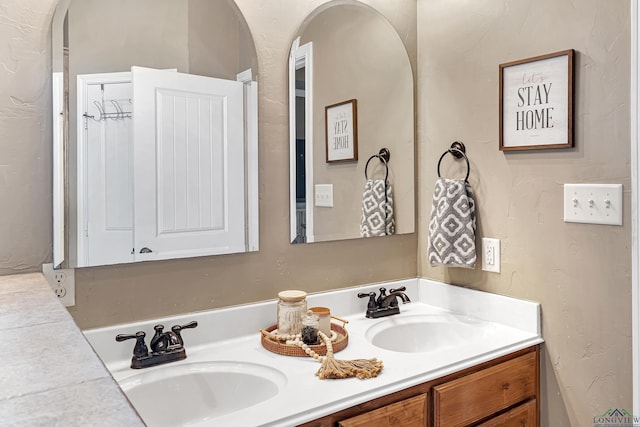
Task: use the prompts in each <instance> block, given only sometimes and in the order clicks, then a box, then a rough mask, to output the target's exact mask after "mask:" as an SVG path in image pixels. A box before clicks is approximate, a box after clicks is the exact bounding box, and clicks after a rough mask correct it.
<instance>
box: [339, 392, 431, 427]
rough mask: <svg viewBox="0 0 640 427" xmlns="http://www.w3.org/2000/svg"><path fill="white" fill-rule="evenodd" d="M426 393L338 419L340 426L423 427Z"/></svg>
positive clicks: (425, 416) (425, 415)
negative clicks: (347, 417)
mask: <svg viewBox="0 0 640 427" xmlns="http://www.w3.org/2000/svg"><path fill="white" fill-rule="evenodd" d="M426 403H427V395H426V394H421V395H418V396H416V397H411V398H409V399H405V400H402V401H400V402H396V403H392V404H391V405H387V406H383V407H382V408H379V409H375V410H373V411H369V412H366V413H364V414H361V415H358V416H355V417H353V418H349V419H346V420H343V421H340V422H339V423H338V425H339V426H340V427H370V426H376V427H393V426H402V427H425V426H426V425H427V405H426Z"/></svg>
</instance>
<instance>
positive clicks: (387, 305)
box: [358, 286, 411, 319]
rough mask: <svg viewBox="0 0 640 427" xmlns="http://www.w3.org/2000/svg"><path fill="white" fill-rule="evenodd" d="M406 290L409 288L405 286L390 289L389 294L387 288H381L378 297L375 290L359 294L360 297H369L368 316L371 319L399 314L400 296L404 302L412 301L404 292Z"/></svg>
mask: <svg viewBox="0 0 640 427" xmlns="http://www.w3.org/2000/svg"><path fill="white" fill-rule="evenodd" d="M406 290H407V288H406V287H405V286H402V287H401V288H398V289H389V294H388V295H387V290H386V289H385V288H380V295H379V296H378V298H377V299H376V293H375V292H369V293H362V292H361V293H359V294H358V298H367V297H368V298H369V303H368V304H367V312H366V317H368V318H370V319H377V318H378V317H385V316H391V315H393V314H399V313H400V307H399V306H398V298H400V299H401V300H402V303H403V304H406V303H408V302H411V300H410V299H409V297H408V296H407V294H405V293H404V292H405V291H406Z"/></svg>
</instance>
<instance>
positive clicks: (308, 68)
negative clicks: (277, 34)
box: [289, 37, 314, 243]
mask: <svg viewBox="0 0 640 427" xmlns="http://www.w3.org/2000/svg"><path fill="white" fill-rule="evenodd" d="M302 67H304V69H305V90H304V104H305V106H304V110H305V176H306V183H305V185H306V190H305V191H306V209H305V213H306V230H305V234H306V242H307V243H312V242H314V235H313V234H314V233H313V206H314V203H313V201H314V193H313V44H312V42H308V43H305V44H304V45H302V46H300V37H298V38H296V39H295V40H294V41H293V44H292V45H291V53H290V54H289V223H290V241H291V242H293V241H294V240H295V238H296V236H297V227H296V173H295V171H296V156H295V153H296V126H295V123H296V96H297V95H298V93H297V92H298V91H297V90H296V70H298V69H300V68H302Z"/></svg>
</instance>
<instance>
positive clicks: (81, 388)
mask: <svg viewBox="0 0 640 427" xmlns="http://www.w3.org/2000/svg"><path fill="white" fill-rule="evenodd" d="M0 353H2V369H1V370H0V419H1V420H2V423H3V425H12V426H13V425H15V426H36V425H65V426H87V425H91V426H105V427H107V426H114V425H122V426H124V425H126V426H131V427H135V426H144V423H143V422H142V420H141V419H140V417H139V416H138V414H137V413H136V411H135V409H133V407H132V406H131V405H130V404H129V401H128V400H127V398H126V396H125V395H124V394H123V393H122V391H121V390H120V387H118V384H117V383H116V382H115V380H114V379H113V377H112V376H111V374H110V373H109V371H108V370H107V369H106V368H105V366H104V364H103V363H102V361H101V360H100V359H99V358H98V356H97V355H96V353H95V352H94V351H93V349H92V348H91V346H90V345H89V343H88V342H87V340H86V339H85V337H84V335H83V333H82V331H80V329H79V328H78V326H77V325H76V324H75V322H74V321H73V318H72V317H71V315H70V314H69V312H68V311H67V310H66V309H65V307H64V306H63V305H62V304H61V303H60V302H59V301H58V298H57V297H56V296H55V294H54V292H53V290H52V289H51V287H50V286H49V284H48V282H47V280H46V279H45V277H44V276H43V275H42V274H40V273H28V274H15V275H9V276H0ZM5 423H6V424H5Z"/></svg>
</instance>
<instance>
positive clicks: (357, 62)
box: [289, 0, 415, 243]
mask: <svg viewBox="0 0 640 427" xmlns="http://www.w3.org/2000/svg"><path fill="white" fill-rule="evenodd" d="M289 108H290V117H289V126H290V220H291V227H290V239H291V242H292V243H310V242H321V241H329V240H340V239H354V238H360V237H376V236H387V235H391V234H404V233H413V232H414V230H415V217H414V216H415V214H414V211H415V194H414V90H413V74H412V70H411V64H410V61H409V57H408V55H407V51H406V49H405V46H404V44H403V43H402V40H401V39H400V37H399V35H398V34H397V32H396V31H395V29H394V28H393V26H392V25H391V24H390V23H389V22H388V21H387V20H386V19H385V18H384V17H383V16H382V15H381V14H380V13H378V12H377V11H376V10H374V9H373V8H371V7H369V6H367V5H364V4H362V3H360V2H357V1H350V0H347V1H344V0H340V1H332V2H329V3H326V4H325V5H323V6H321V7H319V8H317V9H316V10H314V11H313V12H312V13H311V14H310V15H309V16H308V17H307V19H305V21H304V22H303V24H302V26H301V27H300V30H299V32H298V34H297V36H296V38H295V39H294V42H293V44H292V47H291V53H290V58H289Z"/></svg>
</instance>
